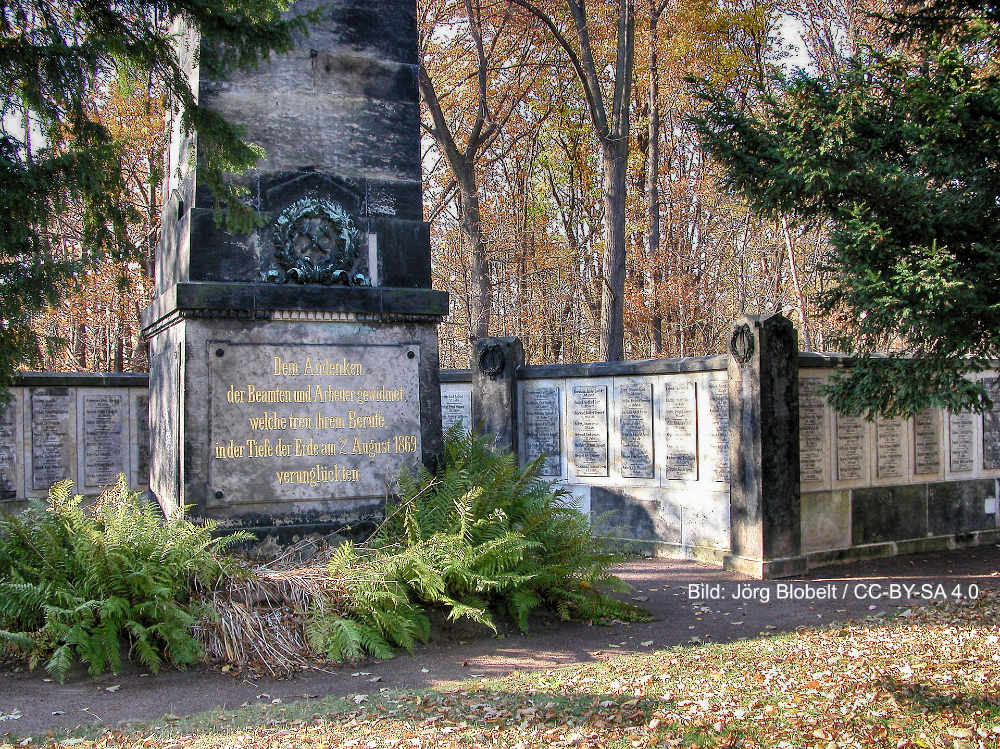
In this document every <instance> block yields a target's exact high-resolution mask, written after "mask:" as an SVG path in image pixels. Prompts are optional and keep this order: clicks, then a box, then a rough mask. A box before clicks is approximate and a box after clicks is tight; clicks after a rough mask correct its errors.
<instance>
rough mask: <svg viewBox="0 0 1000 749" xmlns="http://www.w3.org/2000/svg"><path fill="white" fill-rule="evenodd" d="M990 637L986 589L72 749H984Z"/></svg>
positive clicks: (998, 614) (993, 650)
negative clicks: (877, 615) (841, 619)
mask: <svg viewBox="0 0 1000 749" xmlns="http://www.w3.org/2000/svg"><path fill="white" fill-rule="evenodd" d="M998 633H1000V598H998V596H997V594H996V593H993V594H991V595H990V596H989V597H987V598H984V599H981V600H979V601H973V602H960V603H949V604H946V605H934V606H929V607H926V608H919V609H910V610H908V612H906V614H905V615H903V616H898V617H895V618H893V619H890V620H865V621H858V622H850V623H847V624H840V625H834V626H830V627H825V628H822V629H809V630H803V631H799V632H796V633H794V634H788V635H780V636H773V637H767V638H763V639H754V640H743V641H739V642H735V643H729V644H723V645H700V646H696V647H674V648H670V649H667V650H662V651H659V652H655V653H644V654H641V655H634V656H625V657H616V658H612V659H609V660H607V661H603V662H594V663H588V664H578V665H573V666H567V667H564V668H560V669H553V670H549V671H543V672H533V673H515V674H512V675H510V676H507V677H503V678H498V679H483V680H477V681H476V682H475V683H471V682H459V683H451V684H442V685H439V686H438V687H437V688H436V689H433V690H425V691H405V690H404V691H396V692H388V693H383V694H378V695H372V696H356V697H354V698H353V699H352V698H347V699H339V700H334V699H323V700H311V701H301V702H295V703H289V704H285V705H280V706H276V705H267V706H265V707H251V708H245V709H243V710H239V711H229V712H223V711H213V712H211V713H205V714H202V715H199V716H194V717H192V718H186V719H180V720H176V721H172V722H171V721H166V720H161V721H157V722H155V723H154V724H153V725H152V726H148V727H143V728H141V729H138V728H132V729H130V730H128V731H117V732H107V733H104V734H101V735H95V734H90V740H88V741H86V742H84V743H83V744H81V746H94V747H102V748H103V747H126V746H138V745H142V746H146V747H151V748H152V749H165V747H169V746H174V747H199V748H201V747H203V748H204V749H222V747H228V746H242V747H282V746H289V747H291V746H294V747H329V746H337V747H346V748H350V747H357V748H358V749H361V748H364V749H368V748H369V747H371V748H372V749H374V748H375V747H400V748H403V747H410V746H434V747H476V746H479V747H542V746H580V747H584V746H590V747H629V748H631V747H647V746H721V747H801V746H818V747H876V746H878V747H882V746H893V747H901V748H902V747H954V748H957V749H964V748H965V747H979V746H996V745H998V744H1000V696H998V690H997V687H998V685H1000V634H998ZM30 745H31V744H29V746H30Z"/></svg>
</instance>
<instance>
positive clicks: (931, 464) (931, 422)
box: [913, 408, 941, 474]
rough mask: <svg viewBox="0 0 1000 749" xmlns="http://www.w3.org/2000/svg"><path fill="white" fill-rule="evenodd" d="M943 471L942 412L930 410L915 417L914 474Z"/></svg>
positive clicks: (934, 409)
mask: <svg viewBox="0 0 1000 749" xmlns="http://www.w3.org/2000/svg"><path fill="white" fill-rule="evenodd" d="M940 470H941V412H940V411H938V409H936V408H928V409H927V410H925V411H921V412H920V413H918V414H917V415H916V416H914V417H913V472H914V473H915V474H925V473H937V472H938V471H940Z"/></svg>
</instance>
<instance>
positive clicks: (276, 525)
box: [144, 283, 447, 535]
mask: <svg viewBox="0 0 1000 749" xmlns="http://www.w3.org/2000/svg"><path fill="white" fill-rule="evenodd" d="M445 314H447V295H446V294H443V293H441V292H437V291H433V290H430V289H390V288H351V287H322V286H290V285H271V284H246V283H178V284H176V285H174V286H173V287H171V288H170V289H169V290H168V291H167V292H166V293H164V294H162V295H161V296H160V297H159V298H158V299H157V300H156V301H155V302H154V304H153V305H152V306H151V307H150V309H149V310H147V313H146V315H145V317H144V328H145V335H146V336H147V338H148V339H149V340H150V344H151V345H150V349H151V350H150V374H151V378H150V381H151V390H150V398H149V404H150V433H151V442H152V456H151V477H150V489H151V490H152V492H153V494H154V496H156V498H157V500H158V502H159V503H160V506H161V507H162V508H163V509H164V511H165V512H171V511H174V510H176V509H177V508H178V507H186V508H187V512H189V514H190V515H191V516H192V517H194V518H206V519H207V518H211V519H214V520H217V521H219V522H220V523H221V524H222V525H224V526H227V527H242V528H249V529H260V530H265V529H270V531H274V530H275V529H281V528H285V529H286V531H287V530H289V529H290V528H291V527H295V526H298V527H301V528H302V529H303V531H306V529H308V531H309V532H310V533H315V532H317V531H319V530H322V529H324V528H326V529H337V528H339V527H342V526H344V525H352V526H358V525H370V524H372V523H374V522H377V520H378V519H379V518H380V517H381V515H382V508H383V506H384V502H385V500H386V498H387V496H389V495H391V494H392V493H393V490H394V481H395V478H396V477H397V476H398V475H399V473H400V472H401V471H413V470H416V468H417V467H418V466H419V464H421V463H423V464H425V465H428V466H432V465H433V464H435V462H436V461H437V458H438V456H439V454H440V451H441V431H440V421H439V418H438V417H437V415H438V414H440V408H441V405H440V387H439V383H438V351H437V331H436V325H437V323H438V322H439V321H440V319H441V318H442V317H443V316H444V315H445ZM429 427H430V428H429ZM286 535H287V533H286Z"/></svg>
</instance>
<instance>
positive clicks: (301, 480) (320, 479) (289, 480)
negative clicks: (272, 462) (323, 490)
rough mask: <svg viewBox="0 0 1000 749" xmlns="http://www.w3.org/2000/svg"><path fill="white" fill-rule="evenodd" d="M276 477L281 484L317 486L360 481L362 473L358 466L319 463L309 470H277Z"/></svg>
mask: <svg viewBox="0 0 1000 749" xmlns="http://www.w3.org/2000/svg"><path fill="white" fill-rule="evenodd" d="M274 477H275V478H276V479H277V480H278V483H279V484H309V486H316V485H317V484H330V483H335V482H350V481H359V480H360V479H361V474H360V473H358V469H357V468H349V467H348V466H341V465H333V466H321V465H318V464H317V465H315V466H313V467H312V468H309V469H307V470H301V471H275V472H274Z"/></svg>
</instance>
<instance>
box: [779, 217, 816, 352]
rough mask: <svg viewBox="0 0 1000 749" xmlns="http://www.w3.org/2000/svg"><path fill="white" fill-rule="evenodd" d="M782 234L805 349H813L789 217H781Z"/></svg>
mask: <svg viewBox="0 0 1000 749" xmlns="http://www.w3.org/2000/svg"><path fill="white" fill-rule="evenodd" d="M781 235H782V236H783V237H784V239H785V250H786V252H787V253H788V266H789V268H791V271H792V286H793V288H794V289H795V303H796V304H797V305H798V307H799V325H800V326H801V327H802V345H803V351H812V350H813V347H812V341H811V339H810V336H809V318H808V316H807V312H806V298H805V296H804V295H803V294H802V284H800V283H799V270H798V266H797V265H796V263H795V252H794V248H793V246H792V235H791V232H789V231H788V219H786V218H785V217H784V216H782V217H781Z"/></svg>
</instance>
